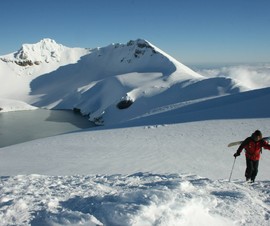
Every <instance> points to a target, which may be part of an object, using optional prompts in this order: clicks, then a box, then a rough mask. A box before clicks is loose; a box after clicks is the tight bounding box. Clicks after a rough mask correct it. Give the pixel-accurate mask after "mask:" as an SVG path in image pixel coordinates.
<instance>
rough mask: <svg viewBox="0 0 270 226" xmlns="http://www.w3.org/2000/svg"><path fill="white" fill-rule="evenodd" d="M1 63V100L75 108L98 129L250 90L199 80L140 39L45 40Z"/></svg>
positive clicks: (222, 79) (229, 82) (228, 82)
mask: <svg viewBox="0 0 270 226" xmlns="http://www.w3.org/2000/svg"><path fill="white" fill-rule="evenodd" d="M0 59H1V61H0V63H1V71H0V79H1V81H4V82H3V83H1V84H2V86H3V89H2V86H1V87H0V88H1V91H0V92H1V93H0V95H1V97H2V98H8V99H17V100H20V101H25V102H27V103H28V104H32V105H34V106H36V107H46V108H49V109H76V110H78V111H80V112H81V113H82V114H83V115H89V118H90V120H92V121H94V122H95V123H97V124H115V123H119V122H125V121H129V120H131V119H133V118H138V117H140V116H143V115H145V114H148V113H150V112H154V111H157V109H159V110H160V109H162V108H163V107H164V106H169V105H174V104H178V103H184V102H187V101H194V100H197V99H206V98H213V97H217V96H220V95H226V94H233V93H238V92H239V91H243V90H246V88H245V87H243V86H241V84H237V83H236V82H235V81H234V80H233V79H231V78H225V77H218V78H206V77H204V76H201V75H199V74H198V73H196V72H194V71H193V70H191V69H190V68H188V67H186V66H185V65H183V64H181V63H180V62H178V61H176V60H175V59H174V58H173V57H171V56H169V55H168V54H166V53H165V52H163V51H162V50H160V49H159V48H157V47H156V46H154V45H152V44H151V43H149V42H148V41H146V40H142V39H137V40H135V41H129V42H128V43H127V44H111V45H109V46H106V47H103V48H95V49H83V48H68V47H65V46H63V45H61V44H57V43H56V42H55V41H54V40H51V39H44V40H41V41H40V42H39V43H36V44H32V45H31V44H25V45H23V47H22V48H21V49H20V50H19V51H18V52H16V53H12V54H9V55H6V56H2V57H0ZM6 87H9V88H6ZM18 87H20V88H18ZM167 109H168V108H167Z"/></svg>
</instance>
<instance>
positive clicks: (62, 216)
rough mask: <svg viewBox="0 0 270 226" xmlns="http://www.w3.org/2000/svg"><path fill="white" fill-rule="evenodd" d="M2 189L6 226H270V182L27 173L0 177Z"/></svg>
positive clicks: (2, 217) (152, 176)
mask: <svg viewBox="0 0 270 226" xmlns="http://www.w3.org/2000/svg"><path fill="white" fill-rule="evenodd" d="M0 188H1V191H2V192H3V193H4V194H5V195H4V196H3V193H2V194H1V197H0V199H1V210H2V211H1V213H0V220H1V223H2V225H14V224H16V225H28V224H29V225H33V226H38V225H88V226H89V225H90V226H91V225H93V226H96V225H110V226H119V225H123V226H124V225H134V226H151V225H172V226H173V225H175V226H176V225H198V224H199V225H205V226H207V225H222V226H231V225H262V226H266V225H269V224H268V223H269V216H270V206H269V189H270V183H269V182H267V181H262V182H259V183H256V184H254V185H245V184H243V183H242V182H238V181H235V182H234V183H228V182H227V181H223V180H218V181H212V180H209V179H207V178H202V177H198V176H194V175H181V174H151V173H137V174H132V175H96V176H50V177H47V176H40V175H28V176H15V177H2V178H1V182H0ZM20 194H24V195H23V196H22V195H20Z"/></svg>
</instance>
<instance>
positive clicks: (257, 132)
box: [252, 130, 262, 137]
mask: <svg viewBox="0 0 270 226" xmlns="http://www.w3.org/2000/svg"><path fill="white" fill-rule="evenodd" d="M252 135H253V136H256V137H259V136H260V137H262V132H261V131H260V130H256V131H255V132H254V133H253V134H252Z"/></svg>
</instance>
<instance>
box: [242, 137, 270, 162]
mask: <svg viewBox="0 0 270 226" xmlns="http://www.w3.org/2000/svg"><path fill="white" fill-rule="evenodd" d="M262 148H265V149H268V150H270V145H269V144H268V143H267V142H266V141H265V140H263V139H262V140H259V141H255V140H253V138H252V137H248V138H247V139H245V140H244V141H243V142H242V144H241V145H240V146H239V148H238V150H237V153H239V154H240V153H241V152H242V151H243V149H245V150H246V157H247V158H248V159H251V160H259V159H260V157H261V149H262Z"/></svg>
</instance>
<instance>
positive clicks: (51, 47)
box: [0, 38, 72, 66]
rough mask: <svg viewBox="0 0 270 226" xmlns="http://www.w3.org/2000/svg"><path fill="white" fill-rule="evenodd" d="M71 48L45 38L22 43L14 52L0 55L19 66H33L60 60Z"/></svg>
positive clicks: (6, 60)
mask: <svg viewBox="0 0 270 226" xmlns="http://www.w3.org/2000/svg"><path fill="white" fill-rule="evenodd" d="M70 49H72V48H69V47H66V46H64V45H62V44H58V43H57V42H56V41H55V40H53V39H50V38H45V39H42V40H41V41H39V42H38V43H35V44H23V45H22V47H21V48H20V49H19V50H18V51H17V52H15V53H12V54H8V55H5V56H2V57H0V59H1V60H2V61H4V62H13V63H16V64H17V65H19V66H33V65H40V64H41V63H50V62H60V61H61V57H62V55H63V54H65V52H67V51H68V50H70Z"/></svg>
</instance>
